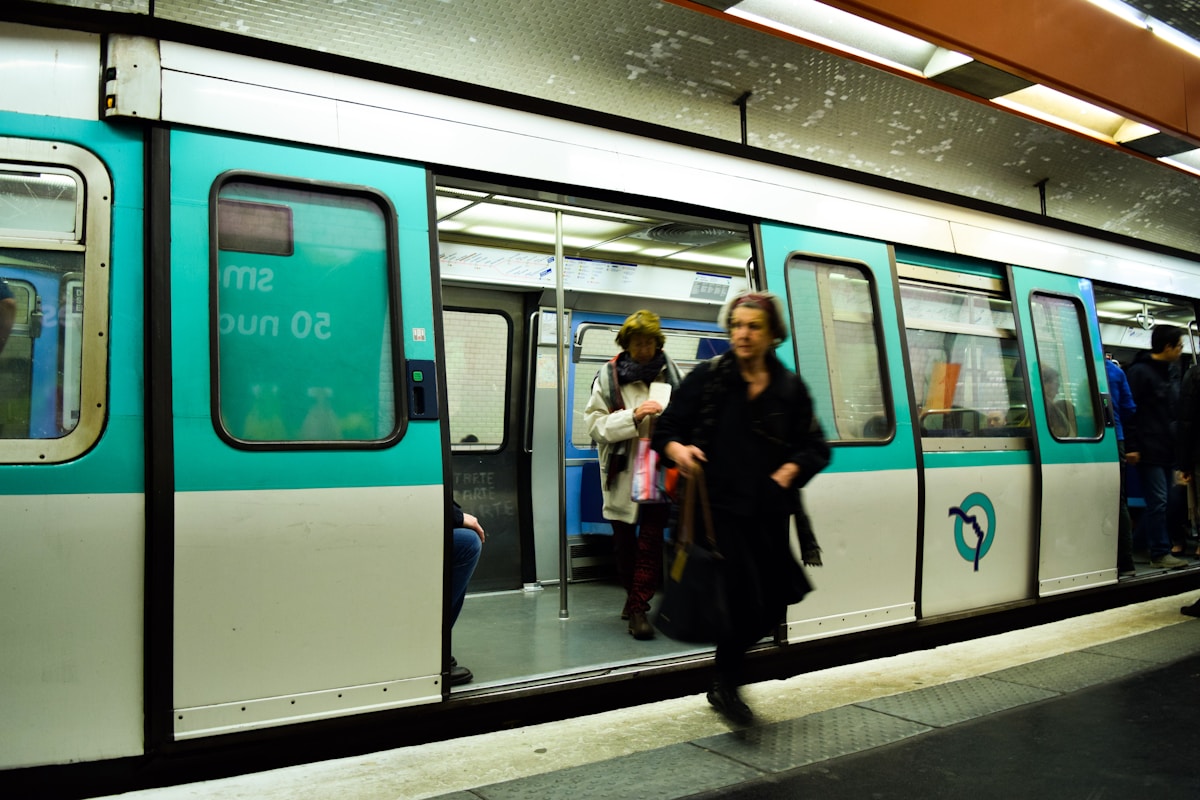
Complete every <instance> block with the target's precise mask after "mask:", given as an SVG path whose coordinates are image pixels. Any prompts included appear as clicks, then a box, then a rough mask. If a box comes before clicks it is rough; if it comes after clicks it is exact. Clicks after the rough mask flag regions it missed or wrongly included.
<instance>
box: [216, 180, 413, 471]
mask: <svg viewBox="0 0 1200 800" xmlns="http://www.w3.org/2000/svg"><path fill="white" fill-rule="evenodd" d="M215 204H216V208H215V214H216V220H217V224H216V229H215V231H214V240H215V241H214V244H215V246H214V248H213V252H214V254H215V255H214V261H213V274H212V282H213V297H214V300H215V302H214V304H213V312H212V313H213V319H212V323H211V324H212V338H213V341H214V347H213V353H214V358H215V360H216V365H215V369H214V370H213V371H214V374H215V375H216V379H217V383H218V386H217V388H216V390H215V391H214V393H213V396H214V405H215V408H214V418H215V420H216V421H217V428H218V430H219V431H220V432H222V433H223V434H224V436H225V438H226V439H227V440H229V441H231V442H232V443H234V444H239V445H250V446H254V445H259V446H262V445H275V446H278V445H299V444H305V445H309V446H313V445H317V446H326V447H331V446H364V445H370V444H378V443H382V442H385V441H388V440H391V439H393V438H395V437H397V436H398V435H399V432H400V431H399V421H400V420H401V419H402V414H401V413H400V407H399V406H400V401H399V398H402V397H403V392H402V391H399V390H398V389H397V386H396V376H397V375H398V374H400V371H399V370H397V369H396V365H395V363H394V359H395V353H396V352H397V351H398V346H397V344H396V342H395V341H394V339H393V331H395V330H398V329H399V320H398V319H396V315H397V308H398V298H397V297H396V296H395V289H394V282H393V280H392V276H394V275H395V274H397V270H398V266H397V265H396V264H395V263H394V261H395V255H394V253H395V250H394V247H393V244H392V243H393V242H394V239H395V237H394V236H393V235H392V230H393V222H392V214H391V210H390V206H389V205H388V204H387V202H386V201H385V200H384V199H383V198H382V197H380V196H377V195H374V194H372V193H368V192H364V191H361V190H351V189H342V188H340V187H319V186H317V187H314V186H313V185H312V184H308V183H306V184H304V185H302V186H300V185H288V184H287V183H286V182H276V181H267V180H264V179H260V178H256V177H250V176H240V177H239V176H227V177H226V178H225V180H223V182H221V183H220V184H219V189H218V191H217V192H216V195H215Z"/></svg>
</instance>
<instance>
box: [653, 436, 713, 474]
mask: <svg viewBox="0 0 1200 800" xmlns="http://www.w3.org/2000/svg"><path fill="white" fill-rule="evenodd" d="M663 454H664V455H665V456H666V457H667V458H669V459H671V460H672V461H674V462H675V466H676V467H678V468H679V474H680V475H682V476H683V477H685V478H690V477H692V473H693V471H694V470H695V469H696V464H697V463H698V462H702V461H708V459H707V458H706V457H705V455H704V451H703V450H701V449H700V448H699V447H696V445H694V444H683V443H682V442H671V443H670V444H668V445H667V447H666V450H665V451H664V453H663Z"/></svg>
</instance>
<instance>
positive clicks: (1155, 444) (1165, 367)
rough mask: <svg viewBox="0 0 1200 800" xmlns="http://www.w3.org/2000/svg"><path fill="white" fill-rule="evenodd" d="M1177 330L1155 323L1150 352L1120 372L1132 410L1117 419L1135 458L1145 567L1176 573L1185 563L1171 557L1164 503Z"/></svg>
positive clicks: (1170, 460)
mask: <svg viewBox="0 0 1200 800" xmlns="http://www.w3.org/2000/svg"><path fill="white" fill-rule="evenodd" d="M1182 355H1183V328H1179V327H1176V326H1175V325H1156V326H1155V327H1154V330H1153V331H1152V332H1151V334H1150V352H1149V353H1145V352H1142V353H1138V355H1137V357H1136V358H1134V360H1133V363H1132V364H1131V365H1130V366H1129V369H1128V370H1126V373H1125V374H1126V377H1127V378H1128V379H1129V389H1130V392H1131V393H1132V395H1133V402H1134V403H1135V404H1136V405H1137V411H1136V412H1135V413H1134V414H1133V415H1132V416H1131V417H1130V418H1129V419H1122V426H1123V428H1124V431H1125V449H1126V452H1128V453H1136V454H1137V455H1138V458H1137V465H1138V477H1140V478H1141V482H1142V495H1143V496H1144V497H1145V500H1146V510H1145V513H1143V515H1142V519H1141V523H1140V524H1141V530H1142V532H1143V533H1144V535H1145V538H1146V544H1147V547H1148V548H1149V550H1150V566H1152V567H1154V568H1155V569H1180V568H1181V567H1186V566H1187V564H1188V562H1187V561H1184V560H1183V559H1182V558H1178V557H1176V556H1173V555H1171V536H1170V533H1169V531H1168V530H1167V519H1168V516H1167V502H1168V498H1169V497H1170V494H1171V486H1172V484H1173V483H1174V478H1175V450H1176V447H1175V427H1176V425H1175V423H1176V415H1177V411H1178V405H1179V358H1180V356H1182Z"/></svg>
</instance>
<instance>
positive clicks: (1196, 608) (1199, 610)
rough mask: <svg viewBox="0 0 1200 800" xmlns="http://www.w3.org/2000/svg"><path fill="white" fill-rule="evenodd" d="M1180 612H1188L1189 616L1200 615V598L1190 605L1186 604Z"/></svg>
mask: <svg viewBox="0 0 1200 800" xmlns="http://www.w3.org/2000/svg"><path fill="white" fill-rule="evenodd" d="M1179 613H1180V614H1187V615H1188V616H1189V617H1200V600H1197V601H1196V602H1194V603H1192V604H1191V605H1190V606H1184V607H1183V608H1181V609H1179Z"/></svg>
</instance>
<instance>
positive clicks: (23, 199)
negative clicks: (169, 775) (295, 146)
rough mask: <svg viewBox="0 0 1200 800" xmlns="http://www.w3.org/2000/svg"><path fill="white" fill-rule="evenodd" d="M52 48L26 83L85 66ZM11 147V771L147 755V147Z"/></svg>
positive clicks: (6, 534)
mask: <svg viewBox="0 0 1200 800" xmlns="http://www.w3.org/2000/svg"><path fill="white" fill-rule="evenodd" d="M12 41H13V40H12V39H5V41H4V44H3V45H0V47H9V46H10V45H11V42H12ZM49 41H50V40H48V42H49ZM51 44H52V43H47V44H46V47H47V50H46V52H45V54H44V56H42V55H39V56H37V57H32V56H27V58H29V59H30V60H29V64H31V65H32V66H30V67H29V68H28V70H26V72H28V73H29V74H30V75H32V73H33V72H37V71H38V69H42V71H45V70H44V68H43V67H42V65H43V64H44V63H45V59H46V58H51V57H53V58H55V59H59V58H61V59H62V63H61V67H62V69H64V70H67V71H71V70H70V69H69V67H70V65H71V63H75V64H76V66H78V67H79V68H80V70H82V69H84V68H85V67H86V52H87V51H86V49H85V50H84V51H83V52H82V53H81V51H80V50H78V49H76V50H72V49H71V48H63V49H62V50H59V49H55V48H52V46H51ZM18 52H21V51H20V50H18ZM5 55H6V56H11V54H10V53H9V52H7V51H6V52H5ZM91 58H92V59H93V63H94V59H95V53H94V52H92V53H91ZM70 59H77V60H76V61H75V62H72V61H71V60H70ZM14 63H15V62H14V61H13V58H11V57H10V58H9V59H6V66H12V64H14ZM16 73H20V75H18V76H17V77H15V78H14V80H20V79H21V78H22V77H24V76H25V73H24V72H22V71H21V70H19V69H18V70H16ZM79 74H85V73H84V72H82V71H80V72H79ZM0 130H3V132H4V135H3V136H0V281H4V282H5V285H4V286H0V531H3V556H2V557H0V586H3V587H4V589H3V591H4V595H5V598H6V602H5V609H6V611H7V612H8V613H6V614H5V617H4V621H3V622H0V639H2V640H3V643H4V644H3V647H0V708H3V709H4V719H5V725H3V726H2V730H0V768H14V767H22V766H29V765H33V764H49V763H56V762H57V761H58V760H60V759H62V758H63V757H64V756H63V754H64V753H69V754H70V757H71V758H72V759H78V760H83V761H87V760H94V759H103V758H117V757H123V756H138V755H140V754H141V753H142V752H143V733H144V728H143V721H142V720H143V714H142V692H143V684H142V677H141V676H142V664H143V652H142V647H143V615H144V605H143V602H144V596H143V591H142V588H143V578H144V575H143V563H144V562H143V554H144V547H145V533H146V528H145V524H144V523H145V494H144V480H145V471H144V462H143V459H142V454H143V452H144V446H145V440H144V436H143V425H142V381H141V377H142V373H141V369H140V365H141V363H142V350H143V343H142V327H141V318H142V309H141V277H142V269H141V264H142V252H141V243H142V241H143V236H142V227H141V225H142V223H141V218H142V209H141V202H142V201H141V198H142V192H141V188H142V185H143V181H142V163H143V150H142V141H141V136H140V134H138V133H136V132H133V133H131V134H129V135H126V133H124V132H119V131H111V130H109V129H107V128H104V127H102V126H100V125H98V124H97V123H94V122H87V121H83V120H76V119H63V118H58V117H49V116H40V115H21V114H10V113H7V112H0ZM47 137H54V138H52V139H51V138H47ZM84 142H86V143H87V147H86V148H85V147H84V146H83V145H82V144H81V143H84ZM114 190H115V195H116V197H119V198H120V200H119V201H117V199H116V197H114Z"/></svg>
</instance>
